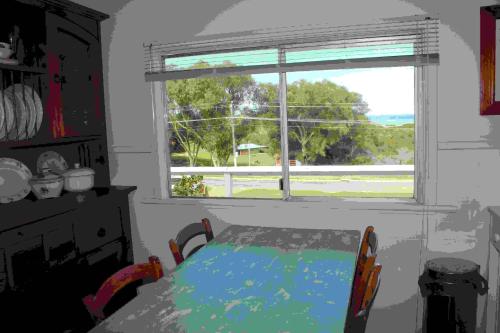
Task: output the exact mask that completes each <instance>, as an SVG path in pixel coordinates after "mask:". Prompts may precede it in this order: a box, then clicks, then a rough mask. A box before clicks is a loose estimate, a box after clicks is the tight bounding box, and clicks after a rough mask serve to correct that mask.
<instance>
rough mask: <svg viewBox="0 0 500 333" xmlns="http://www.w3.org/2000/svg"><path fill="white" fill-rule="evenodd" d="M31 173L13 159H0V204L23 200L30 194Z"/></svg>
mask: <svg viewBox="0 0 500 333" xmlns="http://www.w3.org/2000/svg"><path fill="white" fill-rule="evenodd" d="M31 177H32V174H31V171H30V170H29V169H28V167H26V165H24V164H23V163H21V162H19V161H18V160H15V159H13V158H0V203H8V202H14V201H18V200H21V199H23V198H24V197H26V196H27V195H28V194H29V193H30V192H31V186H30V185H29V180H30V179H31Z"/></svg>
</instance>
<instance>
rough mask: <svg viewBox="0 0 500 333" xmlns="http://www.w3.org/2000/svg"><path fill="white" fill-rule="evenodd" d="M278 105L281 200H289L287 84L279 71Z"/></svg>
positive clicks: (282, 60)
mask: <svg viewBox="0 0 500 333" xmlns="http://www.w3.org/2000/svg"><path fill="white" fill-rule="evenodd" d="M279 62H280V64H282V63H285V50H284V49H282V48H280V50H279ZM279 76H280V81H279V88H278V89H279V103H280V120H281V121H280V132H281V140H280V141H281V177H282V179H283V199H285V200H286V199H288V198H290V168H289V164H288V112H287V104H286V97H287V89H286V86H287V83H286V72H284V71H280V74H279Z"/></svg>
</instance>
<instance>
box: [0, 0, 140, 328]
mask: <svg viewBox="0 0 500 333" xmlns="http://www.w3.org/2000/svg"><path fill="white" fill-rule="evenodd" d="M4 2H5V3H3V5H4V6H3V8H2V14H3V15H2V20H0V42H4V43H8V42H9V40H13V39H12V37H13V36H15V37H16V38H17V42H16V45H22V48H21V47H20V46H19V47H17V50H16V52H15V53H14V55H13V56H12V57H13V58H12V59H0V158H12V159H16V160H18V161H20V162H22V163H23V164H24V165H26V166H27V167H28V169H30V171H31V172H32V173H33V174H36V173H37V159H38V158H39V156H40V155H42V154H43V153H46V152H47V151H53V152H55V153H57V154H59V155H60V156H62V157H63V158H64V160H65V161H66V162H67V164H68V166H70V167H72V166H73V165H74V164H76V163H79V164H80V165H81V166H83V167H88V168H92V169H93V170H94V171H95V176H94V185H95V186H94V188H93V189H91V190H89V191H86V192H80V193H72V192H64V191H63V192H62V194H61V196H60V197H57V198H53V199H44V200H37V199H36V197H35V196H34V194H33V193H30V194H28V195H27V196H26V197H25V198H23V199H21V200H18V201H15V202H10V203H3V204H0V311H1V313H2V321H1V323H0V331H7V330H10V331H16V332H25V331H26V332H27V331H36V332H85V331H87V330H88V329H89V328H90V327H91V325H92V321H91V318H89V317H88V314H87V312H86V310H85V308H84V306H83V303H82V302H81V299H82V297H83V296H85V295H87V294H89V293H94V292H95V291H96V290H97V288H98V287H99V285H100V284H101V283H102V282H103V281H104V280H105V279H106V278H107V277H108V276H109V275H111V274H112V273H114V272H115V271H117V270H119V269H120V268H122V267H125V266H127V265H129V264H131V263H133V256H132V246H131V235H130V212H129V195H130V193H132V192H133V191H134V190H135V187H133V186H111V184H110V176H109V163H108V148H107V139H106V137H107V134H106V126H105V119H106V117H105V108H104V93H103V87H102V55H101V40H100V22H101V21H102V20H104V19H106V18H107V17H108V16H107V15H106V14H103V13H100V12H97V11H94V10H92V9H89V8H85V7H83V6H81V5H78V4H74V3H72V2H70V1H67V0H4ZM19 40H21V41H22V43H21V44H20V43H19ZM20 50H21V51H20ZM0 186H1V185H0ZM135 292H136V291H135V289H130V290H126V291H124V292H123V297H122V299H125V298H127V297H129V296H130V294H134V293H135ZM120 302H121V299H120V297H118V298H117V300H116V302H115V303H114V304H110V307H109V309H108V310H107V311H108V312H113V311H114V309H116V308H117V307H118V306H119V304H120Z"/></svg>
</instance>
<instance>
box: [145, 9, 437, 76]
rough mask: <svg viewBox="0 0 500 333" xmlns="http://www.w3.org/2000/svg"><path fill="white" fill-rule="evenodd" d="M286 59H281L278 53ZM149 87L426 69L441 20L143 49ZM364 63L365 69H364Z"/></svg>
mask: <svg viewBox="0 0 500 333" xmlns="http://www.w3.org/2000/svg"><path fill="white" fill-rule="evenodd" d="M280 50H282V51H283V52H284V57H282V58H279V57H278V54H279V51H280ZM144 51H145V63H144V66H145V74H146V80H147V81H157V80H168V79H182V78H193V77H203V76H212V75H230V74H237V73H250V72H252V73H269V72H280V71H281V72H283V71H297V70H309V69H313V68H314V69H318V68H323V69H335V68H352V67H354V66H356V67H371V66H375V65H381V66H406V65H425V64H428V63H429V64H430V63H438V62H439V22H438V20H437V19H431V18H418V19H415V20H408V19H402V20H401V21H398V20H397V19H393V20H392V21H391V22H382V23H376V24H363V25H356V26H343V27H295V28H287V29H274V30H270V29H268V30H262V31H253V32H251V33H249V34H248V35H244V36H236V37H234V36H233V37H230V38H213V39H204V40H198V41H192V42H181V43H150V44H149V45H144ZM363 63H365V64H363Z"/></svg>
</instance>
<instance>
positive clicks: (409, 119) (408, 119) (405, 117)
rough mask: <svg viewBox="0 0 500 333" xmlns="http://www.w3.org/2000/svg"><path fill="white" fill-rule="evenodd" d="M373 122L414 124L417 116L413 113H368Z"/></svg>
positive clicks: (381, 123)
mask: <svg viewBox="0 0 500 333" xmlns="http://www.w3.org/2000/svg"><path fill="white" fill-rule="evenodd" d="M366 116H367V117H368V119H369V120H370V121H371V122H374V123H377V124H380V125H403V124H413V123H414V122H415V116H414V115H413V114H387V115H369V114H367V115H366Z"/></svg>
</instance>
